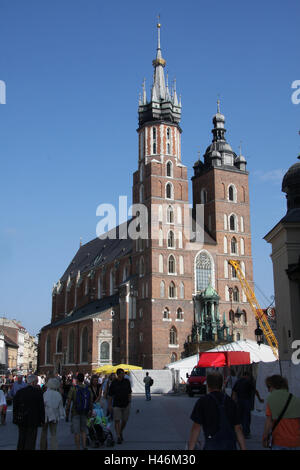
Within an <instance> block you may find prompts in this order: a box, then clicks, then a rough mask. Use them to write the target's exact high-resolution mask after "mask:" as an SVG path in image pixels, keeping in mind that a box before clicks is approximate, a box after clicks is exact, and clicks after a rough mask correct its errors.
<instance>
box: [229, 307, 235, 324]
mask: <svg viewBox="0 0 300 470" xmlns="http://www.w3.org/2000/svg"><path fill="white" fill-rule="evenodd" d="M229 320H230V321H231V322H232V323H234V311H233V310H230V311H229Z"/></svg>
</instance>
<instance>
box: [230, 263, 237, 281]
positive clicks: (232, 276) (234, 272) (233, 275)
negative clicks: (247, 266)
mask: <svg viewBox="0 0 300 470" xmlns="http://www.w3.org/2000/svg"><path fill="white" fill-rule="evenodd" d="M236 278H237V275H236V269H235V267H234V266H231V279H236Z"/></svg>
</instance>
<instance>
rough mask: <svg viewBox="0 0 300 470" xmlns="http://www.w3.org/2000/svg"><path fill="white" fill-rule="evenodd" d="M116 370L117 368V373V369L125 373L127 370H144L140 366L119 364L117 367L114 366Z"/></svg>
mask: <svg viewBox="0 0 300 470" xmlns="http://www.w3.org/2000/svg"><path fill="white" fill-rule="evenodd" d="M114 368H115V371H114V372H116V370H117V369H124V370H125V371H127V370H142V369H143V368H142V367H140V366H132V365H130V364H118V365H117V366H114Z"/></svg>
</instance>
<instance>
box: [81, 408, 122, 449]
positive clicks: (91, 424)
mask: <svg viewBox="0 0 300 470" xmlns="http://www.w3.org/2000/svg"><path fill="white" fill-rule="evenodd" d="M87 427H88V440H89V441H90V442H91V443H92V445H93V446H94V447H100V446H107V447H111V446H113V445H114V444H115V442H114V439H113V435H112V432H111V430H110V427H111V422H109V421H108V418H106V417H105V416H104V413H103V409H102V408H101V406H100V405H99V404H98V403H96V404H95V405H94V409H93V415H92V417H91V418H89V419H88V421H87ZM90 442H88V445H89V444H90Z"/></svg>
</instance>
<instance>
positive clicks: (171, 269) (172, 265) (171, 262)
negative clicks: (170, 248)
mask: <svg viewBox="0 0 300 470" xmlns="http://www.w3.org/2000/svg"><path fill="white" fill-rule="evenodd" d="M168 264H169V274H174V273H175V258H174V256H173V255H171V256H170V257H169V263H168Z"/></svg>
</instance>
